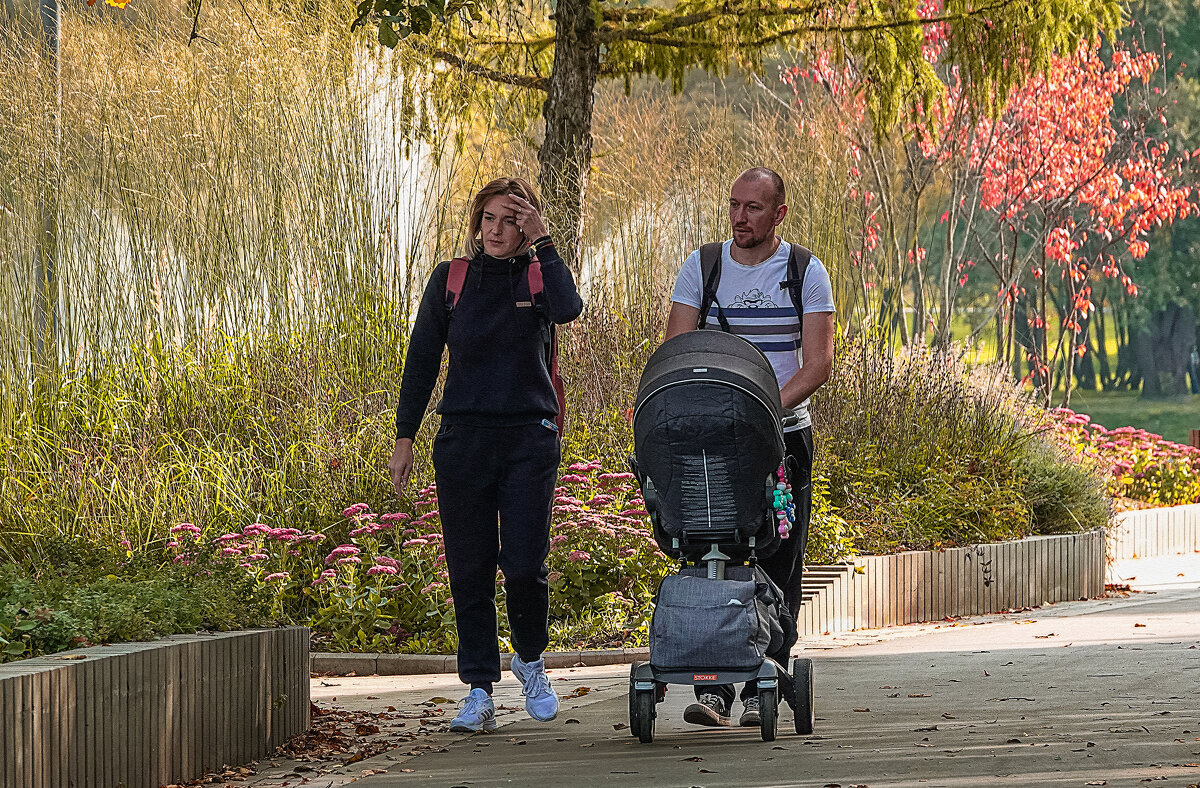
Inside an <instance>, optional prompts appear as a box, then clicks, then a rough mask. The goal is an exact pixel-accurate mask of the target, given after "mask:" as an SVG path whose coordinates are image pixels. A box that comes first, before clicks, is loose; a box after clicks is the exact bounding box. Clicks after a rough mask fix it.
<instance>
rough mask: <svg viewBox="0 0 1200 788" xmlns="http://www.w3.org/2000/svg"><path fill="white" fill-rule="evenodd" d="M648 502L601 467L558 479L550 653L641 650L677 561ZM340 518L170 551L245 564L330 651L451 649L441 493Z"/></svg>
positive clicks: (246, 531)
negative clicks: (648, 617)
mask: <svg viewBox="0 0 1200 788" xmlns="http://www.w3.org/2000/svg"><path fill="white" fill-rule="evenodd" d="M643 506H644V501H643V500H642V498H641V495H640V493H639V492H638V490H637V487H636V484H635V483H634V479H633V474H630V473H605V472H604V471H603V469H602V468H601V463H600V462H599V461H592V462H579V463H575V464H572V465H571V466H569V467H568V469H567V473H566V474H564V475H563V476H562V477H561V480H560V486H559V487H558V488H557V489H556V490H555V499H554V514H553V523H552V528H551V539H550V555H549V558H548V559H547V565H548V566H549V569H550V574H549V582H550V591H551V607H550V612H551V617H552V619H553V626H552V629H553V632H552V639H553V641H554V643H553V644H552V646H561V647H571V646H575V647H579V645H580V644H581V643H583V644H585V645H612V644H614V643H615V644H617V645H624V644H627V643H628V644H640V643H643V642H644V640H645V637H644V636H645V624H646V621H645V614H646V610H647V603H648V602H649V599H650V597H651V596H652V594H653V593H654V589H655V588H656V587H657V584H658V581H659V579H661V578H662V577H663V576H664V575H665V574H666V573H667V572H669V571H670V569H671V565H672V564H671V562H670V561H669V560H668V559H667V558H666V556H665V555H663V553H662V552H661V551H659V550H658V547H657V545H655V543H654V541H653V539H652V537H651V534H650V530H649V526H648V523H647V521H646V519H645V515H646V511H645V509H644V508H643ZM342 514H343V517H344V518H345V521H344V523H342V524H340V525H339V526H336V527H334V528H331V529H329V530H328V531H326V532H325V533H318V532H315V531H300V530H299V529H296V528H272V527H269V526H267V525H264V524H262V523H254V524H251V525H248V526H246V527H245V528H243V529H241V530H239V531H235V532H231V533H224V534H220V535H205V534H202V532H201V529H200V528H198V527H196V526H194V525H192V524H190V523H182V524H179V525H176V526H174V527H173V528H172V529H171V531H172V539H171V540H170V541H169V542H168V543H167V547H168V549H169V550H171V551H172V552H173V553H174V555H173V558H172V560H173V562H176V563H193V562H203V561H216V562H223V563H225V564H226V565H229V566H237V567H240V568H241V569H242V570H243V571H244V572H246V573H247V574H248V575H249V576H250V577H251V578H253V580H254V581H255V583H256V584H257V585H258V587H259V588H261V589H263V590H265V591H266V592H268V593H269V594H271V595H272V597H273V598H274V600H275V605H276V611H277V612H278V613H279V614H281V615H283V616H285V617H287V618H290V619H292V620H295V621H301V622H304V623H305V624H307V625H309V626H311V627H312V628H313V630H314V633H315V636H316V639H317V642H318V644H319V645H320V647H321V648H324V649H326V650H335V651H372V652H373V651H401V652H421V653H428V652H445V651H452V650H453V649H454V647H455V636H454V615H453V600H452V598H451V596H450V588H449V577H448V576H447V572H446V559H445V553H444V549H443V546H442V533H441V520H440V516H439V512H438V499H437V487H436V485H433V484H431V485H429V486H428V487H426V488H424V489H422V490H420V492H419V497H418V498H417V500H416V501H415V503H414V506H413V511H412V512H391V513H383V514H380V513H376V512H372V511H370V507H368V506H367V505H366V504H362V503H359V504H354V505H353V506H350V507H349V508H347V509H346V510H345V511H344V512H343V513H342ZM343 534H344V536H343ZM498 580H499V582H500V587H501V589H503V577H502V576H500V577H499V578H498ZM501 597H502V592H501ZM500 601H501V602H502V600H500ZM501 613H502V614H503V605H502V604H501ZM501 635H502V636H506V635H507V622H506V621H505V620H504V618H503V615H502V617H501ZM597 639H599V642H597Z"/></svg>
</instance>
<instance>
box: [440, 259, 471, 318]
mask: <svg viewBox="0 0 1200 788" xmlns="http://www.w3.org/2000/svg"><path fill="white" fill-rule="evenodd" d="M469 265H470V261H469V260H467V258H465V257H455V258H454V259H453V260H451V261H450V273H449V275H448V276H447V277H446V310H447V311H451V310H453V309H454V307H456V306H458V299H459V297H461V296H462V291H463V285H464V284H466V281H467V268H468V267H469Z"/></svg>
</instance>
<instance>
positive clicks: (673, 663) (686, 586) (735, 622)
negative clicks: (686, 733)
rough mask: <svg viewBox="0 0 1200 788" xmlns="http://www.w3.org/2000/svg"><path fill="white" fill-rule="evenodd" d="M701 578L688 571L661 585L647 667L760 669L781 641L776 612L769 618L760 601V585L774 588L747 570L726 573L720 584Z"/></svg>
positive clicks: (736, 568) (769, 612) (696, 571)
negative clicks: (772, 648) (770, 652)
mask: <svg viewBox="0 0 1200 788" xmlns="http://www.w3.org/2000/svg"><path fill="white" fill-rule="evenodd" d="M702 573H703V568H702V567H694V568H693V567H689V568H687V569H684V570H683V572H681V573H680V574H677V575H672V576H670V577H668V578H666V579H664V580H663V581H662V584H661V585H659V587H658V597H657V600H656V604H655V608H654V618H653V619H652V620H651V622H650V663H651V664H652V665H654V667H656V668H659V669H663V670H693V669H695V670H700V669H709V670H746V669H751V668H756V667H758V666H759V665H760V664H761V663H762V660H763V656H764V655H765V654H766V653H767V651H768V650H769V649H770V647H771V646H772V645H773V644H774V643H775V642H781V640H782V632H781V630H780V627H779V621H778V615H777V608H776V615H774V616H773V615H772V612H773V611H772V607H771V605H769V604H768V603H767V602H765V601H764V600H763V599H762V598H761V597H762V596H764V594H762V593H761V592H762V590H763V589H762V588H761V585H762V583H763V581H765V582H766V583H767V584H768V585H769V586H770V588H771V589H772V590H774V584H773V583H771V582H770V580H767V579H766V575H765V573H762V570H761V569H759V570H757V572H756V571H755V569H753V568H751V567H748V566H732V567H728V568H727V569H726V579H724V580H710V579H708V578H707V577H705V576H703V574H702ZM760 573H762V574H760ZM767 596H768V597H769V594H768V595H767ZM775 637H778V638H780V641H775V640H774V639H775Z"/></svg>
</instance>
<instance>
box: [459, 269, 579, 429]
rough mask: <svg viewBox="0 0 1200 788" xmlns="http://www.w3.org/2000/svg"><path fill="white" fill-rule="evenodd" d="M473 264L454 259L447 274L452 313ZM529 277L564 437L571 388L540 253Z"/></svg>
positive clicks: (556, 420) (528, 271)
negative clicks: (560, 369) (564, 371)
mask: <svg viewBox="0 0 1200 788" xmlns="http://www.w3.org/2000/svg"><path fill="white" fill-rule="evenodd" d="M469 265H470V261H469V260H468V259H467V258H465V257H456V258H454V259H453V260H451V261H450V275H449V276H447V277H446V310H447V311H449V312H453V311H454V307H456V306H457V305H458V299H459V298H460V297H462V291H463V285H464V284H466V281H467V268H468V266H469ZM525 276H526V279H527V280H528V282H529V299H530V302H531V303H532V304H533V306H534V309H536V310H537V313H538V315H539V316H540V317H541V326H542V342H543V343H544V345H545V348H546V351H545V352H546V366H547V367H548V368H549V370H550V383H551V384H552V385H553V386H554V394H555V396H556V397H558V415H557V416H555V417H554V425H555V427H557V428H558V434H559V435H560V436H561V435H562V431H563V417H564V416H565V415H566V413H567V391H566V387H565V386H564V385H563V381H562V376H561V375H560V374H559V372H558V333H557V332H556V331H555V327H554V323H553V322H551V320H550V318H549V317H548V316H547V315H546V298H545V295H544V290H545V288H544V286H543V284H542V264H541V263H539V262H538V260H537V256H536V255H535V256H534V258H533V259H532V260H531V261H530V262H529V265H528V267H526V269H525Z"/></svg>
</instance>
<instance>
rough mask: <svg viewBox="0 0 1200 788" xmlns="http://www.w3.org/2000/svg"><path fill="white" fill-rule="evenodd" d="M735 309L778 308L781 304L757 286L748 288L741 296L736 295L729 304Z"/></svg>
mask: <svg viewBox="0 0 1200 788" xmlns="http://www.w3.org/2000/svg"><path fill="white" fill-rule="evenodd" d="M729 305H730V306H731V307H733V308H734V309H739V308H740V309H778V308H779V304H777V303H775V302H774V301H772V300H771V296H769V295H767V294H766V293H764V292H763V291H762V290H759V289H758V288H757V287H756V288H754V289H753V290H747V291H746V292H744V293H742V294H741V295H739V296H735V297H734V299H733V301H732V302H731V303H730V304H729Z"/></svg>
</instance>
